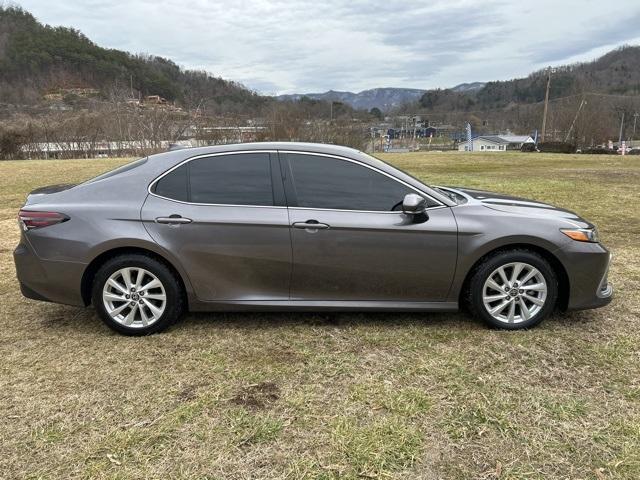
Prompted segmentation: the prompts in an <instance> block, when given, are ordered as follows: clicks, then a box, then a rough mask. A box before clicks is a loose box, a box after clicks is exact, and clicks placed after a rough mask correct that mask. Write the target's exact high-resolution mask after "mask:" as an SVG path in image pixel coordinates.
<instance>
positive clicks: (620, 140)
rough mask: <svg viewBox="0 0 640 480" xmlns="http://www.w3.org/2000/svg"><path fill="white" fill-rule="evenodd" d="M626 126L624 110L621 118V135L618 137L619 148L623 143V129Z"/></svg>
mask: <svg viewBox="0 0 640 480" xmlns="http://www.w3.org/2000/svg"><path fill="white" fill-rule="evenodd" d="M623 128H624V112H622V119H621V120H620V136H619V137H618V148H620V146H621V145H622V130H623Z"/></svg>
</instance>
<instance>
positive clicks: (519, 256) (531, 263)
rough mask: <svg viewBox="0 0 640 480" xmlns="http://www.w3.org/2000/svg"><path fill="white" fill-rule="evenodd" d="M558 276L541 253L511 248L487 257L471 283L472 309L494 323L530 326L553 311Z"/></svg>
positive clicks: (509, 325)
mask: <svg viewBox="0 0 640 480" xmlns="http://www.w3.org/2000/svg"><path fill="white" fill-rule="evenodd" d="M557 298H558V279H557V276H556V274H555V272H554V270H553V268H552V267H551V265H550V264H549V262H548V261H547V260H546V259H545V258H544V257H542V256H541V255H539V254H537V253H535V252H532V251H529V250H511V251H506V252H501V253H498V254H496V255H494V256H491V257H489V258H487V259H485V260H484V261H483V262H482V263H481V264H480V265H479V266H478V268H477V269H476V271H475V273H474V275H473V277H472V279H471V284H470V306H471V310H472V312H473V313H474V314H475V315H476V316H478V317H480V318H482V319H483V320H484V321H485V322H486V323H487V324H489V325H490V326H492V327H497V328H504V329H509V330H517V329H521V328H530V327H533V326H535V325H537V324H538V323H540V322H541V321H542V320H544V319H545V318H546V317H547V316H549V314H551V312H553V310H554V308H555V304H556V300H557Z"/></svg>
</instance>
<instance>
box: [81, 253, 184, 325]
mask: <svg viewBox="0 0 640 480" xmlns="http://www.w3.org/2000/svg"><path fill="white" fill-rule="evenodd" d="M92 302H93V305H94V307H95V309H96V311H97V312H98V314H99V315H100V317H101V318H102V321H103V322H104V323H105V324H106V325H107V326H108V327H109V328H111V329H113V330H115V331H117V332H119V333H123V334H125V335H148V334H151V333H156V332H160V331H162V330H164V329H166V328H167V327H169V326H170V325H171V324H173V323H174V322H175V321H177V320H178V318H179V317H180V315H181V314H182V311H183V308H184V301H183V293H182V288H181V285H180V282H179V281H178V279H177V278H176V277H175V275H174V274H173V272H172V271H171V270H170V269H169V268H168V267H167V266H166V265H165V264H164V263H162V262H160V261H158V260H156V259H155V258H152V257H149V256H146V255H139V254H128V255H120V256H118V257H115V258H112V259H110V260H108V261H107V262H106V263H105V264H104V265H102V266H101V267H100V269H99V270H98V272H97V273H96V276H95V278H94V282H93V290H92Z"/></svg>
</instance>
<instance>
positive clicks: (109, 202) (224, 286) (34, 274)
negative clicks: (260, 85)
mask: <svg viewBox="0 0 640 480" xmlns="http://www.w3.org/2000/svg"><path fill="white" fill-rule="evenodd" d="M18 217H19V223H20V225H21V227H22V228H21V230H22V233H21V237H20V243H19V245H18V247H17V248H16V249H15V252H14V259H15V264H16V271H17V277H18V280H19V282H20V287H21V291H22V293H23V295H24V296H26V297H28V298H31V299H37V300H46V301H50V302H57V303H62V304H69V305H77V306H88V305H90V304H92V305H93V306H94V308H95V310H96V311H97V312H98V314H99V316H100V317H101V318H102V320H103V321H104V323H105V324H106V325H107V326H108V327H110V328H111V329H113V330H115V331H117V332H120V333H123V334H126V335H145V334H151V333H155V332H160V331H161V330H164V329H166V328H167V327H168V326H170V325H172V324H173V323H174V322H176V321H177V320H178V319H179V318H180V317H181V315H182V314H183V313H184V312H185V311H187V310H189V311H291V310H297V311H321V310H332V311H424V312H454V311H457V310H458V309H459V308H461V307H463V308H465V309H466V310H469V311H470V312H471V313H472V314H473V315H475V316H476V317H478V318H480V319H481V320H484V322H486V323H487V324H488V325H489V326H492V327H497V328H502V329H521V328H530V327H533V326H534V325H536V324H538V323H540V322H541V321H542V320H543V319H544V318H546V317H548V316H549V315H550V314H551V313H552V312H553V311H555V310H559V311H568V310H578V309H589V308H596V307H601V306H603V305H606V304H607V303H609V302H610V301H611V299H612V295H613V288H612V286H611V284H610V283H609V281H608V277H607V272H608V270H609V263H610V260H611V254H610V252H609V251H608V250H607V249H606V248H605V247H604V246H603V245H602V244H601V243H600V242H599V239H598V233H597V230H596V228H595V227H594V225H592V224H591V223H589V222H587V221H586V220H583V219H582V218H580V217H579V216H578V215H576V214H575V213H572V212H570V211H568V210H564V209H562V208H557V207H553V206H551V205H548V204H546V203H542V202H536V201H533V200H526V199H521V198H515V197H511V196H507V195H500V194H495V193H490V192H485V191H479V190H474V189H469V188H454V187H444V186H429V185H427V184H425V183H423V182H421V181H420V180H418V179H416V178H414V177H412V176H410V175H408V174H407V173H404V172H403V171H401V170H399V169H397V168H395V167H393V166H391V165H389V164H387V163H385V162H383V161H381V160H378V159H376V158H374V157H372V156H369V155H367V154H365V153H363V152H360V151H357V150H354V149H351V148H347V147H340V146H333V145H323V144H311V143H287V142H282V143H278V142H266V143H247V144H236V145H224V146H211V147H200V148H188V149H179V150H174V151H169V152H165V153H160V154H157V155H151V156H149V157H145V158H142V159H139V160H136V161H134V162H132V163H129V164H127V165H124V166H122V167H119V168H117V169H115V170H113V171H111V172H108V173H105V174H103V175H100V176H98V177H96V178H93V179H91V180H88V181H86V182H84V183H80V184H78V185H55V186H51V187H44V188H40V189H37V190H34V191H33V192H31V193H30V194H29V196H28V197H27V200H26V203H25V205H24V206H23V207H22V209H21V210H20V212H19V215H18Z"/></svg>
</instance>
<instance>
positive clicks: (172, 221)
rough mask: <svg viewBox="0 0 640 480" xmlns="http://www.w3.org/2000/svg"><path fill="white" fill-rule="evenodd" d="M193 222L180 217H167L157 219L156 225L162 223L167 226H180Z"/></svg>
mask: <svg viewBox="0 0 640 480" xmlns="http://www.w3.org/2000/svg"><path fill="white" fill-rule="evenodd" d="M192 221H193V220H191V219H190V218H185V217H183V216H181V215H175V214H174V215H169V216H168V217H157V218H156V223H164V224H167V225H181V224H183V223H191V222H192Z"/></svg>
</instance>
